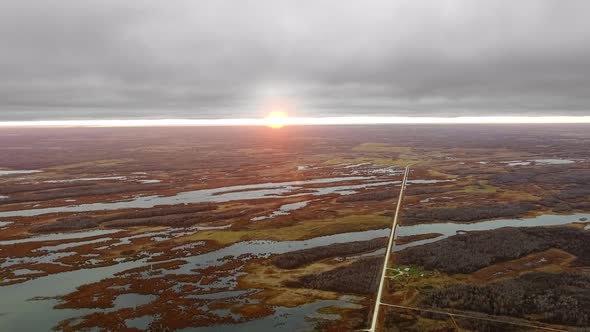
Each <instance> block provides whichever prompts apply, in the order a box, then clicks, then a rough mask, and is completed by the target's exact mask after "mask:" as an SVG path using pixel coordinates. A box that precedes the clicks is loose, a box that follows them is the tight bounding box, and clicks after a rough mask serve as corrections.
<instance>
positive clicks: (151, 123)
mask: <svg viewBox="0 0 590 332" xmlns="http://www.w3.org/2000/svg"><path fill="white" fill-rule="evenodd" d="M273 113H274V112H271V113H270V114H269V116H268V117H266V118H262V119H261V118H245V119H120V120H115V119H112V120H106V119H94V120H51V121H4V122H2V121H0V127H169V126H178V127H182V126H270V127H273V128H280V127H283V126H315V125H379V124H519V123H520V124H527V123H530V124H534V123H547V124H552V123H555V124H557V123H590V116H481V117H395V116H391V117H374V116H349V117H318V118H311V117H307V118H290V117H288V116H287V115H286V113H284V112H279V113H282V114H275V115H273Z"/></svg>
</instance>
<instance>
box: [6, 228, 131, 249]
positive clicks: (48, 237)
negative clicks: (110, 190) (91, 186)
mask: <svg viewBox="0 0 590 332" xmlns="http://www.w3.org/2000/svg"><path fill="white" fill-rule="evenodd" d="M122 231H123V230H121V229H95V230H91V231H85V232H74V233H52V234H45V235H38V236H32V237H28V238H24V239H16V240H5V241H0V246H8V245H13V244H18V243H27V242H45V241H61V240H71V239H82V238H86V237H93V236H100V235H108V234H113V233H119V232H122Z"/></svg>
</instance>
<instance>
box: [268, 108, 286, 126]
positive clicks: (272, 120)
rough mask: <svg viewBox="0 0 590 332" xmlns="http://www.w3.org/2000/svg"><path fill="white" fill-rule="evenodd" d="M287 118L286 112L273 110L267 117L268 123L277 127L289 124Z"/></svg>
mask: <svg viewBox="0 0 590 332" xmlns="http://www.w3.org/2000/svg"><path fill="white" fill-rule="evenodd" d="M287 118H288V117H287V113H285V112H281V111H272V112H270V113H269V114H268V115H267V116H266V118H265V120H266V125H267V126H269V127H271V128H275V129H278V128H282V127H284V126H286V125H287Z"/></svg>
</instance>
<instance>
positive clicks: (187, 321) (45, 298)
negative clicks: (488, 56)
mask: <svg viewBox="0 0 590 332" xmlns="http://www.w3.org/2000/svg"><path fill="white" fill-rule="evenodd" d="M589 129H590V127H588V126H575V125H559V126H558V125H551V126H549V125H535V126H532V125H528V126H521V125H509V126H495V125H471V126H459V125H453V126H333V127H285V128H282V129H280V130H273V129H269V128H250V127H233V128H206V127H180V128H117V129H114V128H83V129H82V128H46V129H35V130H32V129H31V130H29V129H22V128H20V129H0V330H3V331H4V330H6V331H11V330H51V329H52V328H53V329H56V330H61V331H80V330H91V329H97V330H109V331H110V330H127V331H136V330H151V331H162V330H166V329H168V330H183V329H191V328H192V329H195V328H199V331H200V330H202V331H219V330H224V331H225V330H226V331H240V330H258V331H273V330H277V329H280V328H281V327H289V328H291V329H292V330H304V331H305V330H327V331H336V330H358V329H366V328H367V327H368V324H369V321H368V320H369V319H370V317H371V311H372V309H373V308H372V306H373V303H374V298H373V296H374V295H375V290H376V285H377V284H378V282H379V280H378V276H379V273H380V269H381V266H382V262H383V254H384V247H385V245H386V237H387V236H388V235H389V227H390V226H391V217H392V214H393V211H394V209H395V204H396V201H397V195H398V192H399V190H400V187H399V185H400V182H401V178H402V174H403V168H404V167H405V166H406V165H411V172H410V176H409V182H408V186H407V189H406V194H405V197H404V200H403V206H402V216H401V219H400V227H399V228H398V229H397V231H396V245H395V248H394V251H395V252H394V255H393V256H394V257H393V261H392V262H391V266H390V268H389V270H388V271H387V276H388V278H387V280H386V285H387V287H386V292H385V294H384V297H383V302H385V303H387V304H390V305H392V306H388V307H386V308H385V309H384V310H383V313H382V315H381V317H380V321H379V330H380V331H446V330H449V331H452V330H461V331H499V330H510V331H521V330H522V331H525V330H535V329H537V328H540V327H550V328H553V329H557V330H567V329H583V328H585V327H590V318H589V317H590V309H588V307H589V305H590V301H589V300H588V299H590V290H589V287H588V286H589V285H590V281H589V280H590V279H589V278H590V260H589V258H588V257H589V256H588V254H590V252H589V251H590V247H589V246H590V233H588V232H589V230H587V227H586V226H587V224H588V223H590V220H589V219H588V218H590V189H589V188H590V149H588V146H590V131H589ZM448 313H452V314H456V315H458V316H450V315H448ZM32 316H34V317H37V318H38V319H34V320H33V319H29V317H32Z"/></svg>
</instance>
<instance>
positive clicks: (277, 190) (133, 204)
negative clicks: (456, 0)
mask: <svg viewBox="0 0 590 332" xmlns="http://www.w3.org/2000/svg"><path fill="white" fill-rule="evenodd" d="M372 179H374V177H372V176H370V177H366V176H349V177H335V178H322V179H313V180H304V181H290V182H277V183H259V184H250V185H239V186H229V187H221V188H213V189H202V190H195V191H187V192H180V193H178V194H176V195H174V196H158V195H153V196H140V197H135V198H134V199H132V200H129V201H120V202H112V203H90V204H81V205H71V206H61V207H51V208H41V209H29V210H18V211H4V212H0V218H1V217H14V216H38V215H42V214H48V213H60V212H61V213H67V212H84V211H99V210H116V209H130V208H151V207H154V206H156V205H176V204H187V203H208V202H210V203H216V202H228V201H234V200H249V199H261V198H277V197H295V196H301V195H304V194H309V195H327V194H331V193H338V194H342V195H346V194H350V193H355V192H356V191H355V190H357V189H362V188H367V187H374V186H384V185H388V184H391V183H394V182H392V181H387V182H370V183H366V184H359V185H350V186H332V187H323V188H306V187H304V186H305V185H310V184H328V183H336V182H344V181H359V180H372ZM299 190H305V191H306V192H305V193H293V192H294V191H299ZM289 194H290V195H289Z"/></svg>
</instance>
